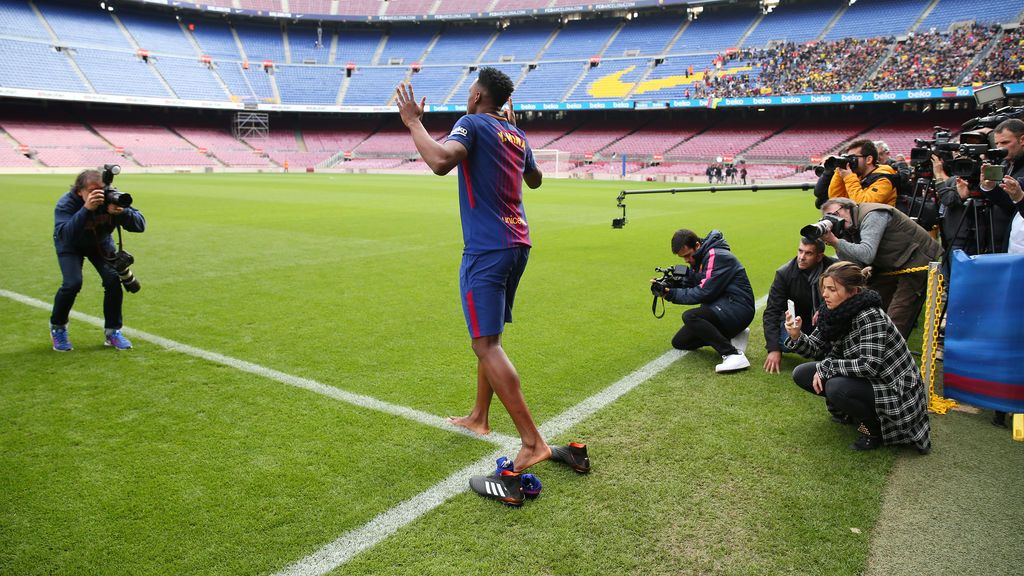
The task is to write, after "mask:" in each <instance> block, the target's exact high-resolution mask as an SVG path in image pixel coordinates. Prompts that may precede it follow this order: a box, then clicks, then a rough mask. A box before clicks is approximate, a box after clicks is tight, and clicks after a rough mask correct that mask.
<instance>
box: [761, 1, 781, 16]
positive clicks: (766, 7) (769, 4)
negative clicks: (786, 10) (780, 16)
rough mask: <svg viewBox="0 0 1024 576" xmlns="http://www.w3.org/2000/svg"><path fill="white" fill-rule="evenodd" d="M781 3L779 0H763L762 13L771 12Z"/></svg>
mask: <svg viewBox="0 0 1024 576" xmlns="http://www.w3.org/2000/svg"><path fill="white" fill-rule="evenodd" d="M778 5H779V0H761V13H762V14H771V12H772V11H773V10H775V8H776V7H777V6H778Z"/></svg>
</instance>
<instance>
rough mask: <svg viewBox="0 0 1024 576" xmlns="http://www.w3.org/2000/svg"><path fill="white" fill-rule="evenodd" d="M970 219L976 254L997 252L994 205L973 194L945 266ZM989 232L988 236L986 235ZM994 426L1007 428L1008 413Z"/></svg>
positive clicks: (966, 203)
mask: <svg viewBox="0 0 1024 576" xmlns="http://www.w3.org/2000/svg"><path fill="white" fill-rule="evenodd" d="M968 217H970V218H971V221H972V222H973V233H974V234H973V236H974V248H975V250H976V251H975V252H974V254H992V253H993V252H995V250H996V238H995V226H993V225H992V203H991V202H990V201H989V200H988V199H987V198H985V197H983V196H978V195H974V194H971V195H969V196H968V197H967V200H965V201H964V213H963V214H962V215H961V216H960V221H959V222H957V224H956V228H955V229H954V231H953V235H952V236H951V237H950V238H951V239H950V242H949V246H948V247H946V252H945V254H944V255H943V256H942V262H943V264H945V263H948V262H950V256H951V255H952V254H953V250H954V249H956V248H958V239H959V238H960V229H961V228H962V227H963V225H964V220H966V219H967V218H968ZM982 224H987V228H986V229H985V230H982ZM986 232H987V234H986ZM970 247H971V246H970V244H969V243H968V245H967V246H963V248H970ZM952 272H953V268H952V264H950V267H949V269H948V272H947V274H946V276H947V281H946V285H947V286H948V285H949V280H950V278H949V277H951V276H952ZM948 306H949V298H948V296H947V298H946V300H945V301H944V302H943V303H942V313H941V314H940V315H939V322H940V323H941V322H942V321H943V320H945V318H946V308H947V307H948ZM992 424H993V425H995V426H1001V427H1004V428H1005V427H1006V413H1005V412H1000V411H998V410H996V411H995V413H994V414H993V416H992Z"/></svg>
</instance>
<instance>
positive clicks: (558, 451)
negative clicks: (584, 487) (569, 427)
mask: <svg viewBox="0 0 1024 576" xmlns="http://www.w3.org/2000/svg"><path fill="white" fill-rule="evenodd" d="M551 461H552V462H560V463H562V464H565V465H566V466H568V467H570V468H572V469H573V470H575V471H577V472H579V473H580V474H586V473H587V472H590V456H587V445H586V444H580V443H579V442H570V443H568V444H566V445H565V446H552V447H551Z"/></svg>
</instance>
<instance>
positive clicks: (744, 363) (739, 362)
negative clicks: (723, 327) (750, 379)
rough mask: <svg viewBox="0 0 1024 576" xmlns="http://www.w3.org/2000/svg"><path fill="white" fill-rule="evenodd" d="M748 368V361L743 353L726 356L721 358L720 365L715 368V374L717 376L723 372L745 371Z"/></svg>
mask: <svg viewBox="0 0 1024 576" xmlns="http://www.w3.org/2000/svg"><path fill="white" fill-rule="evenodd" d="M747 368H750V360H747V357H746V356H744V355H743V353H742V352H741V353H739V354H730V355H728V356H722V363H721V364H719V365H717V366H715V372H718V373H719V374H722V373H725V372H736V371H737V370H745V369H747Z"/></svg>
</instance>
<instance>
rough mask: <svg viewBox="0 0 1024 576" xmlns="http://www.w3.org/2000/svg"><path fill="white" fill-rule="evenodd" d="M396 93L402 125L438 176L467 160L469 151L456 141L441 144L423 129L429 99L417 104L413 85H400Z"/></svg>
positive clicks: (421, 155) (422, 156) (424, 159)
mask: <svg viewBox="0 0 1024 576" xmlns="http://www.w3.org/2000/svg"><path fill="white" fill-rule="evenodd" d="M395 92H396V100H395V102H396V104H397V105H398V113H399V115H401V117H402V123H403V124H405V126H406V128H408V129H409V132H410V133H411V134H412V141H413V144H415V145H416V151H417V152H419V153H420V157H421V158H423V161H424V162H426V163H427V166H430V169H431V170H433V171H434V174H437V175H438V176H443V175H445V174H447V173H449V172H451V171H452V168H455V167H456V166H458V165H459V162H462V161H463V160H465V159H466V156H468V155H469V151H468V150H466V147H465V146H463V145H462V144H461V143H459V142H456V141H454V140H447V141H445V143H444V144H441V143H440V142H437V141H436V140H434V139H433V138H431V137H430V133H429V132H427V129H426V128H424V127H423V106H424V105H425V104H426V102H427V99H426V97H424V98H423V99H422V100H421V101H420V103H419V104H416V97H415V96H414V95H413V92H412V86H411V85H406V84H404V83H403V84H399V85H398V88H396V89H395Z"/></svg>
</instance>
